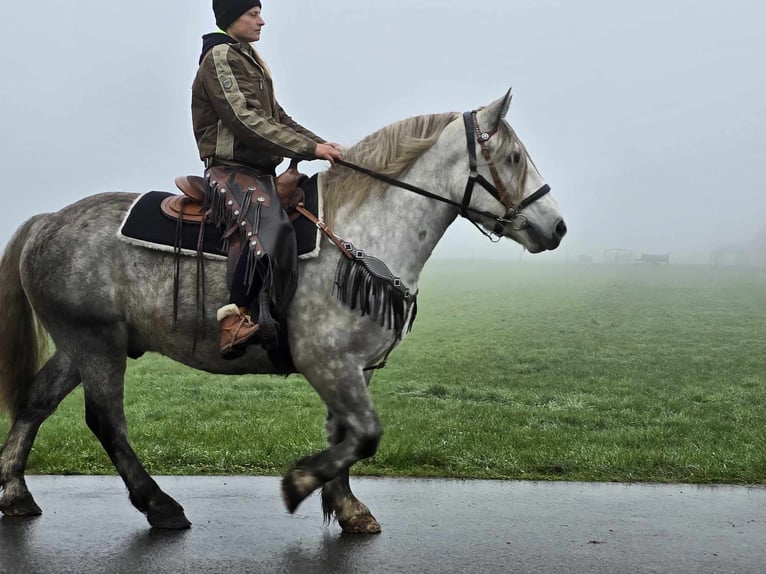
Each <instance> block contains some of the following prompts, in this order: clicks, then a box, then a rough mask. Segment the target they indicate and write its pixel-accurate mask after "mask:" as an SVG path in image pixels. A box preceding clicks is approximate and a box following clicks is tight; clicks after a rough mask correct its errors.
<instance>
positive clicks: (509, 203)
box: [335, 111, 551, 241]
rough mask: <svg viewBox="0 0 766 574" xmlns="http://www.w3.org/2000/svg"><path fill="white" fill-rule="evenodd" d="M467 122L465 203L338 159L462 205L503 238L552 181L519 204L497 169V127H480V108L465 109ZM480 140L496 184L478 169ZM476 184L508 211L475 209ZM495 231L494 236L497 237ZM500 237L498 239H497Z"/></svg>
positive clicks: (415, 190)
mask: <svg viewBox="0 0 766 574" xmlns="http://www.w3.org/2000/svg"><path fill="white" fill-rule="evenodd" d="M463 123H464V124H465V134H466V144H467V147H468V161H469V169H470V171H469V175H468V181H467V182H466V186H465V192H464V193H463V201H462V203H458V202H457V201H453V200H451V199H447V198H446V197H442V196H441V195H437V194H435V193H432V192H430V191H426V190H425V189H422V188H420V187H417V186H414V185H411V184H409V183H406V182H404V181H401V180H398V179H395V178H393V177H389V176H387V175H383V174H381V173H378V172H375V171H372V170H370V169H367V168H365V167H361V166H359V165H356V164H353V163H351V162H348V161H346V160H342V159H336V160H335V163H337V164H339V165H342V166H344V167H347V168H349V169H352V170H354V171H357V172H359V173H362V174H364V175H367V176H369V177H371V178H373V179H377V180H378V181H382V182H384V183H387V184H389V185H392V186H394V187H399V188H401V189H404V190H407V191H410V192H412V193H416V194H418V195H421V196H423V197H427V198H429V199H433V200H435V201H440V202H442V203H446V204H448V205H452V206H453V207H455V208H457V209H458V212H459V213H460V215H461V216H462V217H465V218H466V219H468V221H470V222H471V223H473V224H474V225H475V226H476V228H477V229H478V230H479V231H481V233H482V234H483V235H485V236H486V237H488V238H490V239H491V240H492V241H497V240H499V237H500V236H501V235H502V233H503V231H504V230H505V226H506V225H509V224H510V225H511V226H512V227H513V229H515V230H516V231H520V230H521V229H524V227H526V226H527V225H528V223H529V221H528V220H527V218H526V216H525V215H524V214H522V213H521V211H522V210H523V209H524V208H525V207H528V206H529V205H531V204H532V203H534V202H535V201H537V200H538V199H540V198H541V197H543V196H544V195H546V194H547V193H548V192H550V190H551V188H550V186H549V185H547V184H545V185H543V186H541V187H540V188H539V189H538V190H537V191H535V192H534V193H533V194H532V195H530V196H529V197H525V198H524V199H522V200H521V201H520V202H519V203H518V204H516V203H514V202H513V200H512V199H511V196H510V194H509V193H508V188H507V187H506V186H505V184H504V183H503V181H502V179H501V178H500V174H499V173H498V171H497V168H496V167H495V164H494V162H493V161H492V154H491V152H490V150H489V146H488V145H487V144H488V142H489V140H490V139H492V136H494V135H495V134H496V133H497V130H493V131H491V132H485V131H482V130H481V128H480V127H479V120H478V118H477V115H476V111H471V112H465V113H464V114H463ZM477 142H478V144H479V147H480V148H481V153H482V156H483V157H484V160H485V161H486V163H487V166H488V167H489V172H490V174H491V175H492V180H493V182H494V185H493V183H492V182H490V181H488V180H487V179H486V178H485V177H484V176H483V175H481V174H480V173H479V170H478V161H477V159H476V143H477ZM476 184H479V185H480V186H481V187H483V188H484V189H485V190H486V191H487V192H488V193H489V194H490V195H492V197H494V198H495V199H497V200H498V201H499V202H500V203H501V204H502V205H503V207H505V210H506V211H505V215H503V216H502V217H498V216H496V215H495V214H493V213H490V212H488V211H482V210H479V209H475V208H473V207H471V205H470V204H471V197H472V196H473V190H474V187H475V186H476ZM471 213H473V214H476V215H480V216H482V217H485V218H488V219H492V220H494V222H495V227H494V229H493V230H492V233H487V232H486V231H484V229H482V228H481V227H480V226H479V225H478V224H477V223H476V222H475V221H474V220H473V219H471V218H470V217H469V214H471ZM493 235H494V237H493ZM495 237H497V238H498V239H495Z"/></svg>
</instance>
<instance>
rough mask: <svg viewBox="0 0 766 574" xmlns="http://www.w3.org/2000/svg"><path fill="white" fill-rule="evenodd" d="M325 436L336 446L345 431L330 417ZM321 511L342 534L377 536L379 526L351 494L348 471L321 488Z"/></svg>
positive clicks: (366, 509) (342, 472)
mask: <svg viewBox="0 0 766 574" xmlns="http://www.w3.org/2000/svg"><path fill="white" fill-rule="evenodd" d="M327 435H328V439H329V442H330V444H331V445H332V444H338V443H339V442H341V441H342V440H343V439H344V437H345V429H344V428H343V426H342V425H339V424H336V423H335V421H334V420H333V417H332V415H328V417H327ZM322 510H323V511H324V516H325V520H326V521H328V522H329V521H330V519H331V518H332V517H333V515H334V516H335V517H336V518H337V519H338V524H339V525H340V527H341V528H342V529H343V532H348V533H352V534H377V533H379V532H380V524H379V523H378V521H377V520H375V517H374V516H373V515H372V513H371V512H370V509H369V508H367V506H365V505H364V504H363V503H362V502H360V501H359V499H358V498H357V497H356V496H354V493H353V492H351V485H350V484H349V476H348V469H345V470H343V471H341V473H340V474H339V475H338V476H337V477H336V478H334V479H333V480H331V481H330V482H328V483H326V484H325V485H324V486H323V487H322Z"/></svg>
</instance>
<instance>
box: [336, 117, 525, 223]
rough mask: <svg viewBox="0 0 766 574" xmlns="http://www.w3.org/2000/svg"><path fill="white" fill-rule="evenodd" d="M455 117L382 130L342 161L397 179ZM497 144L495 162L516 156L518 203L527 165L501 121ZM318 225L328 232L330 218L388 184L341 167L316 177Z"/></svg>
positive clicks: (413, 119) (517, 141) (419, 120)
mask: <svg viewBox="0 0 766 574" xmlns="http://www.w3.org/2000/svg"><path fill="white" fill-rule="evenodd" d="M459 117H460V114H459V113H457V112H447V113H443V114H428V115H422V116H414V117H411V118H408V119H406V120H401V121H399V122H396V123H393V124H391V125H389V126H387V127H384V128H382V129H380V130H378V131H376V132H374V133H372V134H370V135H369V136H367V137H366V138H364V139H363V140H362V141H360V142H359V143H357V144H356V145H354V146H353V147H351V148H349V149H347V150H346V151H345V153H344V159H345V160H346V161H349V162H352V163H355V164H358V165H361V166H363V167H366V168H368V169H371V170H373V171H376V172H378V173H381V174H383V175H387V176H389V177H393V178H398V177H399V176H400V175H401V174H402V173H403V172H404V171H406V170H407V168H409V167H410V166H411V165H412V164H413V163H414V161H415V160H416V159H417V158H418V157H420V155H422V154H423V153H425V151H426V150H428V149H429V148H430V147H431V146H433V145H434V143H436V140H437V139H439V136H440V135H441V134H442V132H443V131H444V129H445V128H446V127H447V126H448V125H449V124H450V123H452V122H453V121H455V120H456V119H458V118H459ZM498 127H499V132H500V134H502V136H503V137H502V140H501V143H500V145H499V147H498V148H497V149H496V150H495V152H494V156H495V157H508V156H509V155H510V154H511V153H512V152H513V151H518V152H520V153H519V156H520V161H519V164H518V165H517V172H516V178H515V180H516V181H515V183H516V185H514V186H513V189H509V190H508V191H509V192H510V194H511V196H512V199H513V200H514V201H516V202H518V201H519V200H520V199H521V194H522V191H523V189H524V185H525V181H526V178H527V171H528V162H531V159H530V158H529V155H528V154H527V151H526V149H525V148H524V144H522V143H521V140H520V139H519V138H518V136H517V135H516V132H514V131H513V128H511V126H510V125H509V124H508V122H506V121H502V122H500V125H499V126H498ZM321 177H322V178H323V205H324V220H325V222H326V223H327V225H328V226H329V227H331V228H332V226H333V223H334V219H335V215H336V214H337V212H338V210H339V209H340V208H341V207H343V206H347V205H348V206H350V207H351V209H356V208H357V207H359V205H361V204H362V203H364V201H365V200H367V199H368V198H369V197H371V196H375V195H381V194H382V193H383V191H384V190H385V189H386V188H387V187H388V184H386V183H383V182H381V181H378V180H376V179H373V178H371V177H369V176H366V175H364V174H361V173H358V172H356V171H352V170H351V169H348V168H346V167H343V166H335V167H332V168H330V169H329V170H327V171H326V172H324V173H322V175H321Z"/></svg>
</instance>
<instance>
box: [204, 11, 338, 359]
mask: <svg viewBox="0 0 766 574" xmlns="http://www.w3.org/2000/svg"><path fill="white" fill-rule="evenodd" d="M213 12H214V13H215V19H216V24H217V25H218V27H219V29H220V30H219V31H218V32H216V33H213V34H206V35H205V36H203V47H202V55H201V56H200V66H199V70H198V72H197V76H196V78H195V80H194V84H193V87H192V121H193V125H194V135H195V137H196V140H197V147H198V148H199V153H200V158H201V159H202V160H203V161H204V162H205V167H206V168H211V167H214V166H225V167H231V168H236V169H237V170H238V173H241V172H242V169H243V168H244V169H246V170H249V172H250V173H251V174H253V175H255V176H262V175H271V176H273V175H275V169H276V167H277V166H278V165H279V164H280V163H281V162H282V161H283V159H284V158H285V157H288V158H291V159H298V160H313V159H324V160H328V161H330V162H331V163H332V162H333V161H334V160H335V159H340V158H341V157H342V156H341V152H340V146H339V145H338V144H335V143H329V142H327V141H326V140H324V139H323V138H320V137H319V136H317V135H316V134H314V133H313V132H311V131H309V130H307V129H306V128H304V127H303V126H301V125H300V124H298V123H297V122H295V121H294V120H293V119H292V118H291V117H290V116H288V115H287V114H286V113H285V111H284V110H283V109H282V107H281V106H280V105H279V103H277V101H276V99H275V97H274V86H273V81H272V78H271V73H270V71H269V69H268V67H267V66H266V64H265V63H264V61H263V60H262V59H261V57H260V56H259V54H258V53H257V52H256V51H255V49H254V48H253V46H252V45H251V44H252V43H253V42H257V41H258V40H260V38H261V29H262V28H263V26H264V25H265V22H264V20H263V18H262V17H261V3H260V1H259V0H213ZM206 180H207V178H206ZM206 192H207V193H210V190H209V189H208V190H206ZM276 204H277V205H278V202H276ZM283 220H284V218H283ZM287 224H288V225H289V223H287ZM259 233H265V231H264V230H262V229H261V230H260V231H259ZM232 256H235V257H236V256H238V257H239V260H238V263H237V265H236V267H235V268H234V273H233V278H232V281H231V290H230V298H229V304H228V305H226V306H224V307H222V308H220V309H219V310H218V321H219V322H220V327H221V341H220V351H221V355H222V356H223V357H225V358H234V357H236V356H239V355H241V354H242V352H243V346H244V344H245V343H246V342H247V341H249V340H251V339H253V338H254V336H255V335H256V334H257V333H258V331H259V326H258V324H257V323H255V322H254V321H253V320H252V319H251V317H250V311H249V309H250V306H251V304H252V303H253V301H254V300H255V298H256V297H257V296H258V295H259V291H260V289H261V288H262V283H263V281H264V277H263V273H258V274H256V277H255V278H253V277H252V272H251V271H250V272H248V271H247V269H248V265H247V249H242V251H241V253H240V254H239V255H232V254H231V253H230V258H231V257H232ZM267 256H268V254H267ZM248 277H250V279H249V280H248ZM253 279H254V280H253Z"/></svg>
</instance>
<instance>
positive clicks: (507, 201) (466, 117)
mask: <svg viewBox="0 0 766 574" xmlns="http://www.w3.org/2000/svg"><path fill="white" fill-rule="evenodd" d="M463 123H464V124H465V137H466V142H467V145H468V163H469V169H470V172H469V175H468V182H467V183H466V185H465V193H464V194H463V204H462V206H461V210H460V215H462V216H463V217H465V218H466V219H469V218H468V212H469V211H472V210H471V208H470V207H469V206H470V205H471V197H472V196H473V188H474V186H475V185H476V184H477V183H478V184H479V185H480V186H482V187H483V188H484V189H485V190H487V191H488V192H489V193H490V195H492V197H494V198H495V199H496V200H498V201H499V202H500V203H501V204H502V205H503V207H505V215H504V216H503V217H499V218H495V229H494V230H493V231H494V233H495V234H496V235H501V234H502V232H503V228H504V227H505V226H506V225H510V226H511V227H512V228H513V229H515V230H516V231H520V230H522V229H524V228H525V227H526V226H527V224H528V223H529V220H528V219H527V217H526V216H525V215H524V214H522V213H521V210H522V209H524V208H525V207H527V206H529V205H530V204H532V203H534V202H535V201H537V200H538V199H540V198H541V197H543V196H544V195H545V194H546V193H548V192H549V191H550V190H551V188H550V186H549V185H547V184H545V185H543V186H542V187H540V189H538V190H537V191H535V192H534V193H533V194H532V195H530V196H529V197H525V198H524V199H522V200H521V201H520V202H519V204H518V205H517V204H515V203H514V202H513V200H512V199H511V196H510V194H509V193H508V188H507V187H506V186H505V184H504V183H503V180H502V179H500V174H499V173H498V172H497V168H496V167H495V163H494V162H493V161H492V154H491V153H490V151H489V146H488V145H487V142H489V140H490V139H492V136H494V135H495V134H496V133H497V130H496V129H495V130H493V131H491V132H483V131H481V128H480V127H479V119H478V118H477V117H476V112H475V111H473V112H465V113H464V114H463ZM476 142H478V143H479V147H480V148H481V155H482V156H483V157H484V161H486V162H487V167H489V173H490V174H491V175H492V180H493V181H494V185H492V184H491V183H490V182H489V181H487V178H485V177H484V176H483V175H481V174H480V173H479V170H478V163H477V161H476Z"/></svg>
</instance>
